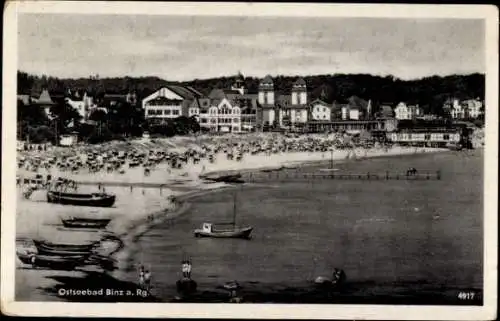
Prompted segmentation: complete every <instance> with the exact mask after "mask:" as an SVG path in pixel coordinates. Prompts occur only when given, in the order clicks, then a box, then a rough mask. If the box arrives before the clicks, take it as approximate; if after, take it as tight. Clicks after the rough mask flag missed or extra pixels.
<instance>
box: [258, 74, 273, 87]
mask: <svg viewBox="0 0 500 321" xmlns="http://www.w3.org/2000/svg"><path fill="white" fill-rule="evenodd" d="M259 86H274V82H273V77H271V75H267V76H265V77H264V79H262V81H261V82H260V84H259Z"/></svg>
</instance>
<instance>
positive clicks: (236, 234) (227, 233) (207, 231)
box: [194, 193, 253, 239]
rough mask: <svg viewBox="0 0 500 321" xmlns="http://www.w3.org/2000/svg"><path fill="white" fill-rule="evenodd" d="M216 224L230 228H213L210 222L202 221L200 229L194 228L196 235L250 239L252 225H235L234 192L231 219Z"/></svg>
mask: <svg viewBox="0 0 500 321" xmlns="http://www.w3.org/2000/svg"><path fill="white" fill-rule="evenodd" d="M217 225H230V226H232V228H217V229H215V228H213V225H212V224H211V223H203V226H202V228H201V229H195V230H194V236H196V237H215V238H242V239H250V234H251V233H252V231H253V227H251V226H247V227H236V193H235V194H234V200H233V221H232V222H230V223H218V224H217Z"/></svg>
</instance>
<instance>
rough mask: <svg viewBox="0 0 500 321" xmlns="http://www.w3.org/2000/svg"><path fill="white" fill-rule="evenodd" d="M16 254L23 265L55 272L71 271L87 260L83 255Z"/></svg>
mask: <svg viewBox="0 0 500 321" xmlns="http://www.w3.org/2000/svg"><path fill="white" fill-rule="evenodd" d="M16 254H17V257H18V258H19V260H21V262H23V263H24V264H31V265H32V266H39V267H47V268H52V269H56V270H73V269H74V268H75V267H77V266H80V265H84V264H85V261H86V260H87V258H88V256H85V255H72V256H54V255H41V254H34V253H20V252H16Z"/></svg>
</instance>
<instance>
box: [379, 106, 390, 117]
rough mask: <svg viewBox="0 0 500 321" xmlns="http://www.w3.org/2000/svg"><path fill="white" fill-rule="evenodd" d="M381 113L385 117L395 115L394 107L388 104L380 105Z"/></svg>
mask: <svg viewBox="0 0 500 321" xmlns="http://www.w3.org/2000/svg"><path fill="white" fill-rule="evenodd" d="M380 114H381V115H382V116H383V117H391V116H392V115H393V110H392V107H391V106H387V105H382V106H380Z"/></svg>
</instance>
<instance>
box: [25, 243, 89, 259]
mask: <svg viewBox="0 0 500 321" xmlns="http://www.w3.org/2000/svg"><path fill="white" fill-rule="evenodd" d="M33 243H34V244H35V247H36V249H37V250H38V253H39V254H41V255H52V256H79V255H82V256H84V255H87V256H88V255H90V254H91V253H92V250H93V249H94V247H95V246H96V244H95V243H93V244H85V245H72V244H53V243H49V242H45V241H39V240H33Z"/></svg>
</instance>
